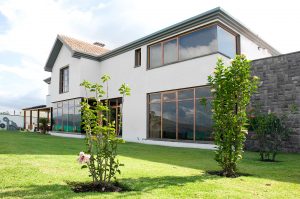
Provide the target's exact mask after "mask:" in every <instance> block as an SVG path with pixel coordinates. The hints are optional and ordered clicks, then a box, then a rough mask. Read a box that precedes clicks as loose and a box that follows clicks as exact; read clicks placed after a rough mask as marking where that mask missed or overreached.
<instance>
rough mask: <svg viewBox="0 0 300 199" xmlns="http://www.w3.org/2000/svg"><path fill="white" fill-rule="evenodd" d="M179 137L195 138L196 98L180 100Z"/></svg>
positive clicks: (185, 138)
mask: <svg viewBox="0 0 300 199" xmlns="http://www.w3.org/2000/svg"><path fill="white" fill-rule="evenodd" d="M178 139H184V140H193V139H194V100H184V101H180V102H178Z"/></svg>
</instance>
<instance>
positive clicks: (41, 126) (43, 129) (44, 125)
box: [38, 117, 49, 133]
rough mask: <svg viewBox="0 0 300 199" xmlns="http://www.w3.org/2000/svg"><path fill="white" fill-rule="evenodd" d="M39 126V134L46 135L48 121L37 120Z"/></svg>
mask: <svg viewBox="0 0 300 199" xmlns="http://www.w3.org/2000/svg"><path fill="white" fill-rule="evenodd" d="M38 122H39V124H40V128H41V130H42V131H41V132H42V133H46V131H47V128H48V124H49V120H48V118H45V117H41V118H39V121H38Z"/></svg>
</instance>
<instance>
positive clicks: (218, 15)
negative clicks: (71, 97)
mask: <svg viewBox="0 0 300 199" xmlns="http://www.w3.org/2000/svg"><path fill="white" fill-rule="evenodd" d="M214 20H219V21H221V22H223V23H225V24H227V25H229V26H230V27H232V28H234V29H236V31H239V32H240V33H241V34H243V35H245V36H246V37H248V38H249V39H250V40H252V41H253V42H255V43H259V44H260V45H261V47H263V48H266V49H268V50H269V51H270V53H271V54H272V55H279V54H280V52H279V51H277V50H276V49H274V48H273V47H272V46H271V45H269V44H268V43H266V42H265V41H263V40H262V39H261V38H259V37H258V36H257V35H255V34H254V33H253V32H252V31H251V30H249V29H248V28H246V27H245V26H244V25H242V24H241V23H240V22H238V21H237V20H235V19H234V18H233V17H232V16H230V15H229V14H228V13H227V12H225V11H224V10H223V9H222V8H220V7H217V8H214V9H212V10H209V11H207V12H204V13H202V14H200V15H197V16H194V17H192V18H189V19H187V20H184V21H182V22H179V23H177V24H174V25H172V26H169V27H167V28H164V29H162V30H160V31H157V32H154V33H152V34H150V35H148V36H145V37H142V38H140V39H138V40H135V41H133V42H130V43H128V44H125V45H123V46H121V47H119V48H116V49H114V50H111V51H109V52H107V53H104V54H102V55H100V56H98V60H99V61H102V60H106V59H109V58H111V57H114V56H116V55H119V54H122V53H124V52H127V51H129V50H133V49H135V48H138V47H140V46H143V45H146V44H149V43H151V42H154V41H156V40H160V39H163V38H166V37H168V36H171V35H174V34H176V33H178V32H181V31H184V30H187V29H189V28H192V27H194V26H196V25H198V26H199V25H202V24H205V23H208V22H210V21H214Z"/></svg>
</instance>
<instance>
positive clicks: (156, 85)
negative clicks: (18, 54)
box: [89, 46, 228, 141]
mask: <svg viewBox="0 0 300 199" xmlns="http://www.w3.org/2000/svg"><path fill="white" fill-rule="evenodd" d="M218 57H222V55H220V54H213V55H209V56H205V57H201V58H196V59H192V60H188V61H183V62H179V63H176V64H172V65H167V66H163V67H160V68H155V69H150V70H147V69H146V62H147V58H146V46H143V47H142V66H140V67H138V68H134V51H130V52H127V53H124V54H122V55H119V56H116V57H113V58H110V59H108V60H105V61H103V62H101V63H100V64H99V65H100V66H99V68H100V72H99V74H100V76H101V75H103V74H109V75H110V76H111V81H110V82H109V87H110V90H109V98H115V97H120V95H119V93H118V88H119V87H120V85H121V84H122V83H123V82H125V83H127V84H129V86H130V88H131V89H132V92H131V96H129V97H126V98H125V102H124V109H123V111H124V112H123V113H124V124H123V138H124V139H125V140H127V141H140V140H142V139H145V138H146V137H147V93H152V92H157V91H165V90H172V89H179V88H186V87H194V86H200V85H205V84H207V83H208V82H207V77H208V75H210V74H212V72H213V70H214V66H215V63H216V60H217V58H218ZM223 58H224V59H227V58H225V57H223ZM227 60H228V59H227ZM99 74H96V73H93V74H90V75H89V78H90V80H92V81H96V80H98V79H99Z"/></svg>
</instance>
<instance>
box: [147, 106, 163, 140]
mask: <svg viewBox="0 0 300 199" xmlns="http://www.w3.org/2000/svg"><path fill="white" fill-rule="evenodd" d="M149 121H150V124H149V130H150V137H151V138H160V137H161V128H160V127H161V107H160V103H153V104H150V105H149Z"/></svg>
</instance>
